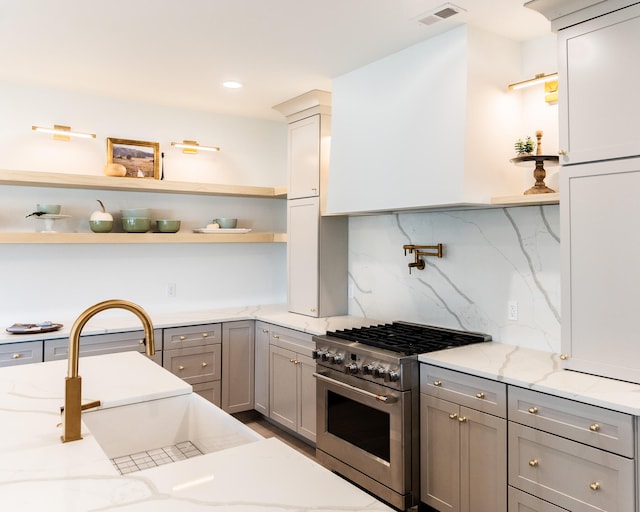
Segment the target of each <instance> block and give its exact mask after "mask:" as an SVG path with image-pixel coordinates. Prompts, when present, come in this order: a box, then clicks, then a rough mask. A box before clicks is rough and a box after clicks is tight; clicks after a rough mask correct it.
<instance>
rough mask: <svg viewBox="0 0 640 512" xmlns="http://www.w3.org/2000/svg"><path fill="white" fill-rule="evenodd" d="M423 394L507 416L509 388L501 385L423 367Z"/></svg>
mask: <svg viewBox="0 0 640 512" xmlns="http://www.w3.org/2000/svg"><path fill="white" fill-rule="evenodd" d="M420 392H421V393H426V394H427V395H431V396H435V397H437V398H442V399H444V400H449V401H451V402H455V403H457V404H460V405H464V406H466V407H469V408H471V409H476V410H478V411H482V412H486V413H488V414H493V415H494V416H499V417H501V418H506V417H507V416H506V415H507V386H506V385H505V384H502V383H501V382H496V381H493V380H489V379H484V378H482V377H476V376H475V375H468V374H466V373H461V372H456V371H452V370H447V369H445V368H440V367H438V366H431V365H428V364H421V365H420Z"/></svg>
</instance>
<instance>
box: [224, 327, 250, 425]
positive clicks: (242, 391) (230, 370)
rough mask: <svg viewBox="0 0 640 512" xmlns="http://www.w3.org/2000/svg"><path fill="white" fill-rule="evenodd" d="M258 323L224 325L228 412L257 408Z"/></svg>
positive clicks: (225, 388) (225, 407) (225, 383)
mask: <svg viewBox="0 0 640 512" xmlns="http://www.w3.org/2000/svg"><path fill="white" fill-rule="evenodd" d="M254 351H255V347H254V322H253V320H243V321H240V322H225V323H224V324H223V325H222V409H224V410H225V411H227V412H228V413H235V412H241V411H249V410H251V409H253V386H254V384H253V378H254V376H253V364H254V357H255V353H254Z"/></svg>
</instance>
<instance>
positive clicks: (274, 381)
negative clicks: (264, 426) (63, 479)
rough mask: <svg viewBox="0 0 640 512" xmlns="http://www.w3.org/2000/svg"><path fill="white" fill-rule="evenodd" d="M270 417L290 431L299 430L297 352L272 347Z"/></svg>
mask: <svg viewBox="0 0 640 512" xmlns="http://www.w3.org/2000/svg"><path fill="white" fill-rule="evenodd" d="M269 353H270V356H271V357H270V367H271V379H270V384H271V385H270V389H269V398H270V400H269V402H270V406H271V414H270V417H271V418H272V419H273V420H275V421H277V422H278V423H280V424H281V425H283V426H285V427H286V428H288V429H289V430H292V431H294V432H295V431H296V429H297V414H298V410H297V409H298V406H297V404H298V389H297V388H298V386H297V385H296V382H297V368H296V365H295V356H296V354H295V352H292V351H290V350H287V349H284V348H281V347H277V346H274V345H271V347H270V349H269Z"/></svg>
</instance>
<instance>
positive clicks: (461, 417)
mask: <svg viewBox="0 0 640 512" xmlns="http://www.w3.org/2000/svg"><path fill="white" fill-rule="evenodd" d="M458 421H459V422H460V423H466V422H467V418H466V417H465V416H460V417H459V418H458Z"/></svg>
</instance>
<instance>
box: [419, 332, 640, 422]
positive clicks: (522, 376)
mask: <svg viewBox="0 0 640 512" xmlns="http://www.w3.org/2000/svg"><path fill="white" fill-rule="evenodd" d="M418 360H419V361H420V362H422V363H429V364H434V365H436V366H441V367H444V368H449V369H451V370H457V371H460V372H464V373H469V374H472V375H477V376H479V377H486V378H488V379H493V380H497V381H501V382H505V383H506V384H512V385H514V386H520V387H523V388H528V389H532V390H535V391H541V392H543V393H549V394H552V395H556V396H560V397H563V398H569V399H571V400H577V401H579V402H584V403H587V404H591V405H596V406H599V407H605V408H607V409H612V410H615V411H620V412H624V413H628V414H633V415H635V416H640V385H639V384H632V383H629V382H623V381H619V380H615V379H610V378H606V377H598V376H595V375H589V374H586V373H580V372H576V371H571V370H565V369H563V368H562V361H561V360H560V355H559V354H554V353H550V352H544V351H540V350H533V349H528V348H523V347H518V346H515V345H508V344H504V343H498V342H488V343H477V344H474V345H468V346H466V347H458V348H453V349H448V350H441V351H438V352H430V353H428V354H422V355H420V356H419V357H418Z"/></svg>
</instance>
